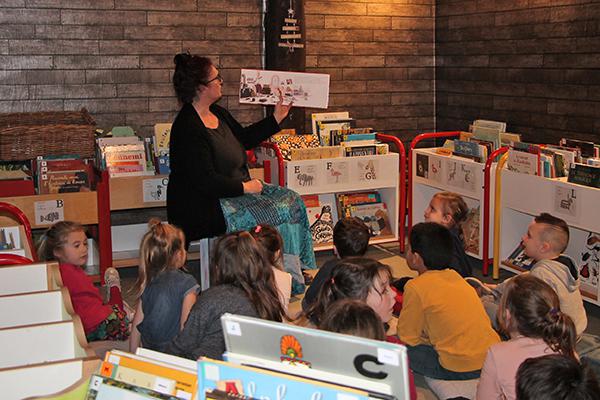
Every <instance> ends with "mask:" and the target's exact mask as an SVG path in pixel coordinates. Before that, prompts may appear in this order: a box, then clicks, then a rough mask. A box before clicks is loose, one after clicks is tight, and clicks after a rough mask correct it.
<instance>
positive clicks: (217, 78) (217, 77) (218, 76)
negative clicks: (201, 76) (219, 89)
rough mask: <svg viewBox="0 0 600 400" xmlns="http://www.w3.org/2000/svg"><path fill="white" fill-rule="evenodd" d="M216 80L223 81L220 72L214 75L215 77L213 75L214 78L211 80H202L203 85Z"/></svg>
mask: <svg viewBox="0 0 600 400" xmlns="http://www.w3.org/2000/svg"><path fill="white" fill-rule="evenodd" d="M217 80H218V81H219V82H221V83H223V77H222V76H221V74H217V76H215V77H214V78H212V79H211V80H209V81H206V82H204V85H205V86H206V85H208V84H209V83H211V82H213V81H217Z"/></svg>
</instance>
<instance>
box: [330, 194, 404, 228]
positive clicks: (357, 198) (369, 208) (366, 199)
mask: <svg viewBox="0 0 600 400" xmlns="http://www.w3.org/2000/svg"><path fill="white" fill-rule="evenodd" d="M336 199H337V204H338V212H339V217H340V218H345V217H357V218H360V219H361V220H362V221H363V222H364V223H365V224H366V225H367V226H368V227H369V228H370V229H371V234H372V236H384V235H392V228H391V225H390V220H389V217H388V210H387V206H386V204H385V202H383V201H382V200H381V195H380V194H379V192H378V191H376V190H370V191H364V192H350V193H338V194H336Z"/></svg>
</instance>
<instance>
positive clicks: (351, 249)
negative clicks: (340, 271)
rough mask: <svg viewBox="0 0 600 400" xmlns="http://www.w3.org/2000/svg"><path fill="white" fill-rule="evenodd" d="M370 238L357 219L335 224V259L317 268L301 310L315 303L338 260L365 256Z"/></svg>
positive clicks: (369, 233)
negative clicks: (317, 270)
mask: <svg viewBox="0 0 600 400" xmlns="http://www.w3.org/2000/svg"><path fill="white" fill-rule="evenodd" d="M370 237H371V231H370V230H369V227H368V226H367V225H366V224H365V223H364V222H363V221H362V220H361V219H359V218H356V217H346V218H342V219H340V220H339V221H338V222H337V223H336V224H335V226H334V227H333V251H334V253H335V254H336V256H337V258H334V259H331V260H329V261H327V262H326V263H325V264H323V266H322V267H321V268H319V272H317V274H316V275H315V277H314V279H313V281H312V283H311V285H310V286H309V287H308V289H307V290H306V294H305V295H304V299H302V309H303V310H306V309H308V307H310V306H311V305H312V304H313V303H314V302H315V300H316V299H317V296H318V295H319V291H320V290H321V287H323V284H324V283H325V282H326V281H327V280H328V279H331V271H333V267H335V265H336V264H337V263H338V262H339V261H340V259H344V258H347V257H362V256H364V255H365V253H366V252H367V249H368V248H369V239H370Z"/></svg>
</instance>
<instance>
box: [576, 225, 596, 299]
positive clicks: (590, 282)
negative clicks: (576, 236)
mask: <svg viewBox="0 0 600 400" xmlns="http://www.w3.org/2000/svg"><path fill="white" fill-rule="evenodd" d="M576 260H577V261H578V263H577V264H578V265H579V278H580V280H581V289H582V290H586V291H588V292H590V293H598V286H599V285H598V279H599V278H600V233H595V232H588V234H587V238H586V240H585V242H584V243H583V244H582V245H580V248H579V254H578V258H576Z"/></svg>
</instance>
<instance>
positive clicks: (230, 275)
mask: <svg viewBox="0 0 600 400" xmlns="http://www.w3.org/2000/svg"><path fill="white" fill-rule="evenodd" d="M211 262H212V265H211V270H210V277H211V287H210V288H208V289H207V290H205V291H204V292H202V294H201V295H200V296H198V300H197V301H196V303H195V304H194V306H193V307H192V310H191V311H190V315H189V316H188V319H187V322H186V323H185V325H184V326H183V330H182V331H181V332H179V333H178V334H177V336H175V338H174V339H173V341H172V342H171V343H170V344H169V345H168V346H167V348H166V349H165V352H166V353H168V354H173V355H176V356H179V357H185V358H189V359H192V360H197V359H198V358H199V357H202V356H205V357H209V358H213V359H216V360H220V359H222V358H223V352H224V351H225V339H224V337H223V328H222V325H221V315H223V314H225V313H231V314H238V315H246V316H249V317H257V318H262V319H266V320H270V321H277V322H281V321H282V318H283V317H284V315H285V311H284V310H283V306H282V305H281V302H280V301H279V294H278V293H277V289H276V288H275V285H274V282H275V278H274V277H273V268H271V265H269V261H268V260H267V259H266V256H265V255H264V251H263V250H262V248H261V246H260V245H259V244H258V243H256V240H254V238H253V237H252V235H250V233H248V232H245V231H244V232H233V233H228V234H226V235H223V236H221V237H220V238H219V239H218V240H217V242H216V244H215V247H214V256H213V258H212V259H211Z"/></svg>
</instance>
